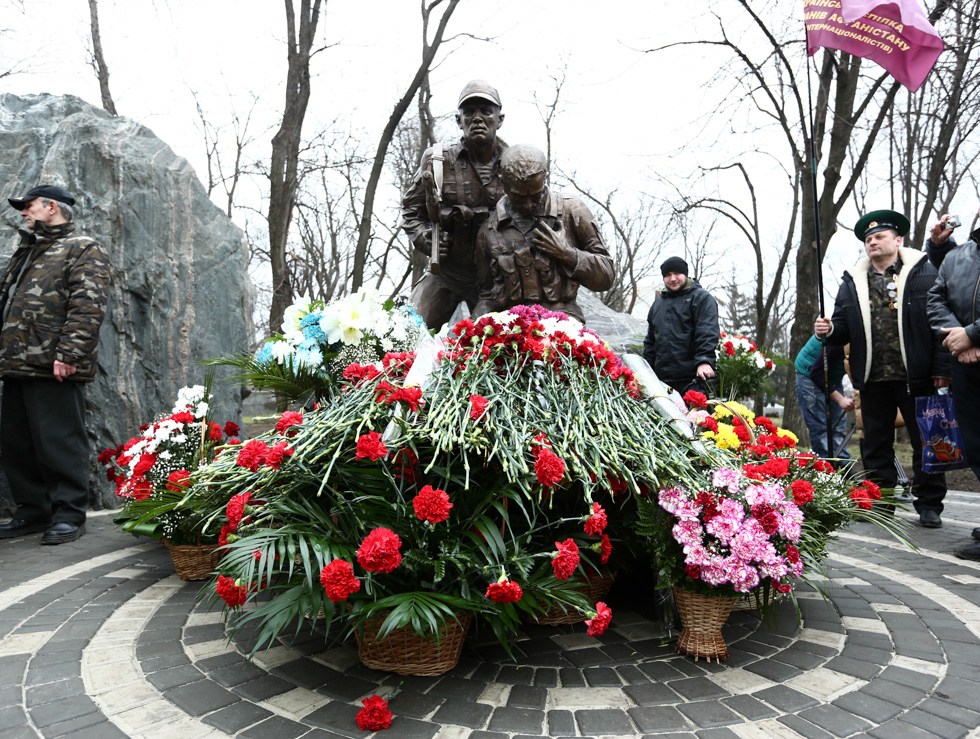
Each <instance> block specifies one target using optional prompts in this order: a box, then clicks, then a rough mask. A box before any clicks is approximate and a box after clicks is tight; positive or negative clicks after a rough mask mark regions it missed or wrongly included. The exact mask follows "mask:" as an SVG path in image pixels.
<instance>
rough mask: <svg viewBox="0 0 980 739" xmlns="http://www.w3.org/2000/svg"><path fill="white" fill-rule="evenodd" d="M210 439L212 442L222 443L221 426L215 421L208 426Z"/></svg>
mask: <svg viewBox="0 0 980 739" xmlns="http://www.w3.org/2000/svg"><path fill="white" fill-rule="evenodd" d="M208 439H210V440H211V441H221V426H219V425H218V424H216V423H215V422H214V421H211V422H210V423H209V424H208Z"/></svg>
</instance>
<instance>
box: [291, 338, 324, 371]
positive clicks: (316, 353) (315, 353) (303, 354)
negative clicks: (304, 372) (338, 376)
mask: <svg viewBox="0 0 980 739" xmlns="http://www.w3.org/2000/svg"><path fill="white" fill-rule="evenodd" d="M303 344H306V342H305V341H304V342H303ZM303 344H300V346H299V348H297V349H296V364H297V365H298V366H300V367H319V366H320V365H321V364H323V354H321V353H320V350H319V349H317V348H316V347H315V346H313V347H308V348H304V347H303Z"/></svg>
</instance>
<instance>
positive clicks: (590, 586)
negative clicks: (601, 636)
mask: <svg viewBox="0 0 980 739" xmlns="http://www.w3.org/2000/svg"><path fill="white" fill-rule="evenodd" d="M615 579H616V573H615V572H613V573H606V574H603V575H596V576H594V577H592V578H590V579H589V581H588V582H587V583H584V584H582V585H581V586H579V588H578V591H579V592H580V593H582V595H584V596H585V597H586V599H588V601H589V603H591V604H592V605H595V604H596V602H597V601H600V600H602V599H603V598H605V597H606V595H607V594H608V593H609V589H610V588H611V587H612V586H613V581H614V580H615ZM586 618H588V617H587V616H586V615H585V614H584V613H579V612H578V611H577V610H575V609H574V608H565V609H563V608H562V607H561V606H560V605H558V604H555V605H553V606H552V607H551V608H549V609H548V610H547V611H545V612H544V613H540V614H538V615H537V616H529V615H527V614H526V613H522V614H521V620H522V621H524V623H530V624H538V625H539V626H562V625H564V624H580V623H582V622H583V621H585V620H586Z"/></svg>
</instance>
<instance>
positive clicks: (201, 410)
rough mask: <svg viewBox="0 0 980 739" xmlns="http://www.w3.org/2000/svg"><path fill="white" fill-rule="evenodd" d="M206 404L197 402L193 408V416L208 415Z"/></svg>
mask: <svg viewBox="0 0 980 739" xmlns="http://www.w3.org/2000/svg"><path fill="white" fill-rule="evenodd" d="M208 408H209V406H208V404H207V403H198V404H197V408H195V409H194V418H204V417H205V416H207V415H208Z"/></svg>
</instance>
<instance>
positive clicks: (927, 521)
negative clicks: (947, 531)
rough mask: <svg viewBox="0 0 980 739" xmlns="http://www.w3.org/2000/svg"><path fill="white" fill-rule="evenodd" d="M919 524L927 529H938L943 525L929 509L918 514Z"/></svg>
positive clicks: (936, 514)
mask: <svg viewBox="0 0 980 739" xmlns="http://www.w3.org/2000/svg"><path fill="white" fill-rule="evenodd" d="M919 523H920V524H922V525H923V526H924V527H925V528H927V529H938V528H939V527H940V526H942V525H943V520H942V519H941V518H940V517H939V514H938V513H936V512H935V511H934V510H932V509H931V508H927V509H926V510H924V511H922V513H920V514H919Z"/></svg>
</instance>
